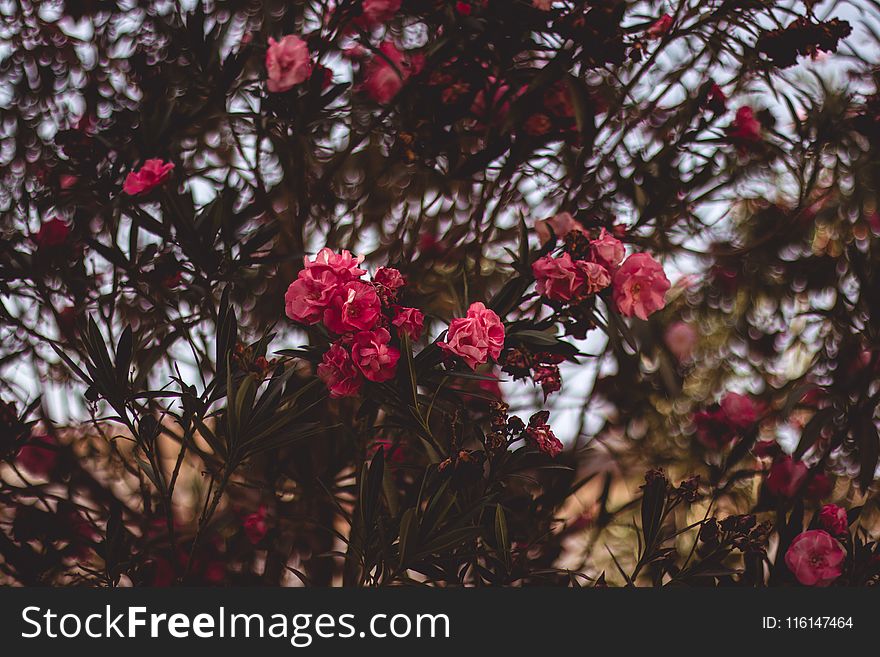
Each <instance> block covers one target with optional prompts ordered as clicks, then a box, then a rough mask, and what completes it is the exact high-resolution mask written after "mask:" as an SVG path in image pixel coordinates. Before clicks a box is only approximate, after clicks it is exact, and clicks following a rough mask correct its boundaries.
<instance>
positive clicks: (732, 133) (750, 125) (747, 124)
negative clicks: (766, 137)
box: [727, 105, 762, 146]
mask: <svg viewBox="0 0 880 657" xmlns="http://www.w3.org/2000/svg"><path fill="white" fill-rule="evenodd" d="M727 135H728V137H730V139H731V140H732V141H733V142H735V143H738V144H739V145H740V146H744V145H748V144H755V143H758V142H760V141H761V140H762V128H761V122H760V121H758V119H757V118H755V110H753V109H752V108H751V107H749V106H748V105H744V106H742V107H740V108H739V109H738V110H736V117H735V118H734V119H733V123H732V124H731V126H730V127H729V128H728V129H727Z"/></svg>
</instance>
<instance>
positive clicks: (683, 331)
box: [663, 322, 698, 363]
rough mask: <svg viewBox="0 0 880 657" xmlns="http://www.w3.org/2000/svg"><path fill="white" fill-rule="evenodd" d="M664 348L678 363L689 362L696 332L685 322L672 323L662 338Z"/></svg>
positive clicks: (694, 344) (695, 342) (695, 339)
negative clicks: (667, 349)
mask: <svg viewBox="0 0 880 657" xmlns="http://www.w3.org/2000/svg"><path fill="white" fill-rule="evenodd" d="M663 339H664V341H665V342H666V346H667V347H668V348H669V351H671V352H672V355H673V356H675V357H676V359H678V361H679V362H680V363H687V362H690V360H691V358H692V356H693V353H694V347H695V346H696V344H697V339H698V336H697V330H696V329H695V328H694V327H693V326H692V325H691V324H688V323H687V322H674V323H672V324H670V325H669V327H668V328H667V329H666V333H665V335H664V336H663Z"/></svg>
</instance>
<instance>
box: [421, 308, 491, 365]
mask: <svg viewBox="0 0 880 657" xmlns="http://www.w3.org/2000/svg"><path fill="white" fill-rule="evenodd" d="M446 340H447V341H446V342H438V343H437V346H438V347H440V348H441V349H443V350H444V351H446V352H448V353H451V354H454V355H456V356H459V357H461V359H462V360H464V362H465V363H467V364H468V366H469V367H470V368H471V369H472V370H475V369H477V365H482V364H483V363H486V362H488V361H489V358H494V359H496V360H497V359H498V356H499V355H500V354H501V348H502V347H503V346H504V325H503V324H502V323H501V319H500V318H499V317H498V315H496V314H495V312H494V311H492V310H489V309H488V308H486V306H485V305H483V304H482V303H481V302H477V303H472V304H471V306H470V308H468V311H467V316H466V317H460V318H457V319H453V320H452V322H451V323H450V324H449V329H448V330H447V332H446Z"/></svg>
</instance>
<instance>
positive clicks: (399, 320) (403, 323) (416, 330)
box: [391, 306, 425, 340]
mask: <svg viewBox="0 0 880 657" xmlns="http://www.w3.org/2000/svg"><path fill="white" fill-rule="evenodd" d="M395 312H396V314H395V316H394V319H392V320H391V323H392V324H393V325H394V326H396V327H397V333H398V335H408V336H409V338H410V340H418V339H419V338H420V337H421V336H422V330H423V329H424V326H425V315H424V314H423V313H422V311H421V310H419V309H418V308H405V307H403V306H397V307H396V308H395Z"/></svg>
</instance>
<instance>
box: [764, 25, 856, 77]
mask: <svg viewBox="0 0 880 657" xmlns="http://www.w3.org/2000/svg"><path fill="white" fill-rule="evenodd" d="M851 32H852V26H850V24H849V23H848V22H847V21H844V20H840V19H837V18H833V19H831V20H829V21H825V22H815V21H813V20H811V19H809V18H807V17H806V16H802V17H800V18H797V19H795V20H794V21H792V22H791V23H790V24H789V25H788V26H787V27H783V28H779V29H775V30H768V31H766V32H764V33H762V34H761V36H760V37H759V38H758V43H757V44H756V48H757V50H758V52H760V53H762V54H764V55H766V56H767V58H768V59H769V60H770V61H771V62H773V65H774V66H778V67H779V68H787V67H789V66H794V64H795V63H796V62H797V58H798V56H803V57H807V56H810V57H815V56H816V55H817V54H818V53H819V51H824V52H836V51H837V45H838V43H839V42H840V40H841V39H845V38H846V37H848V36H849V35H850V33H851Z"/></svg>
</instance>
